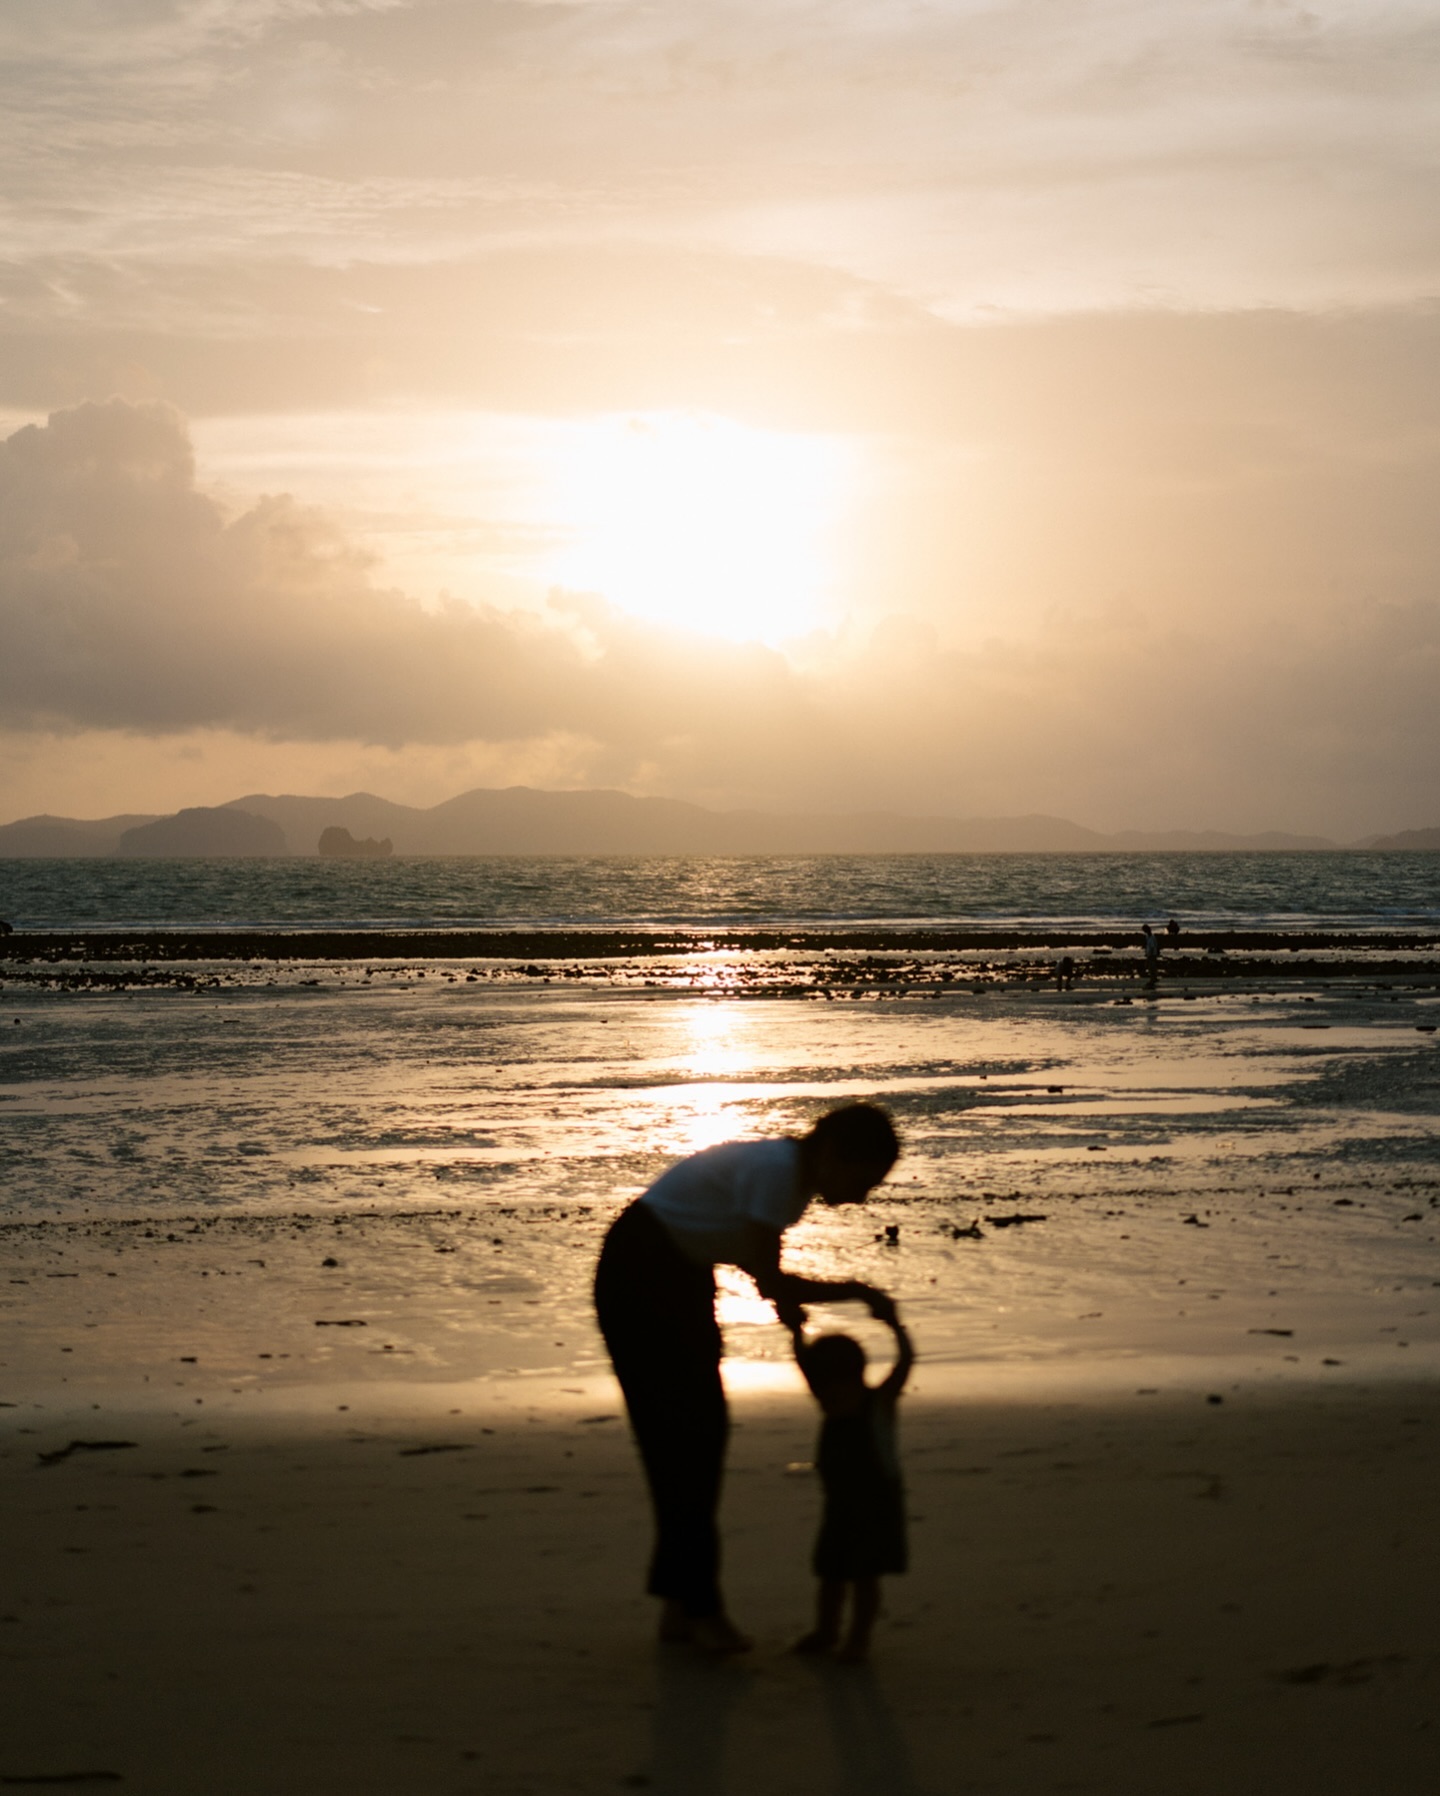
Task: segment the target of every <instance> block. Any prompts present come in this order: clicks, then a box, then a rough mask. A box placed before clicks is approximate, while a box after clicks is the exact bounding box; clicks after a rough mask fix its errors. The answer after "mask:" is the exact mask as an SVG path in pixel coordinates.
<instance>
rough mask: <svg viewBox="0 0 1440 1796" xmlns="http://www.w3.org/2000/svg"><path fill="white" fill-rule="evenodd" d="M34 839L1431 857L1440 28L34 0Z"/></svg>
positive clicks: (21, 306) (29, 208) (1241, 6)
mask: <svg viewBox="0 0 1440 1796" xmlns="http://www.w3.org/2000/svg"><path fill="white" fill-rule="evenodd" d="M0 82H3V94H0V98H3V106H0V134H3V141H0V154H3V159H4V166H5V169H6V181H5V184H4V195H3V199H0V436H3V437H4V438H5V439H6V441H5V442H4V443H3V445H0V642H3V651H0V820H3V818H10V817H15V816H20V815H24V814H28V813H31V812H35V811H42V810H50V811H55V812H61V813H65V814H71V815H102V814H105V813H107V812H113V811H120V810H158V809H166V808H170V807H172V806H175V805H179V804H182V803H207V802H218V801H220V800H223V799H226V798H230V797H233V796H236V795H238V794H239V793H241V792H244V791H247V790H248V791H254V790H260V789H266V790H290V791H311V792H337V793H338V792H344V791H349V790H354V789H356V788H359V787H364V788H368V789H371V790H375V791H379V792H382V793H384V794H385V795H386V796H390V797H394V798H400V799H406V800H410V801H412V802H421V803H429V802H433V801H435V800H437V799H440V798H442V797H446V796H448V795H449V794H451V793H452V792H455V791H458V790H460V789H462V788H464V787H466V786H469V785H476V784H504V783H511V782H513V781H526V782H528V783H532V784H547V785H590V784H608V785H619V786H623V787H625V788H627V789H629V790H631V791H635V792H653V793H664V794H668V795H673V796H679V797H687V798H692V799H695V800H698V801H700V802H702V803H711V804H717V805H732V804H734V805H754V806H760V807H762V808H808V809H821V810H844V809H852V808H871V807H885V808H892V809H897V810H901V811H909V812H928V813H948V814H952V815H994V814H1011V813H1016V812H1028V811H1044V812H1050V813H1056V814H1060V815H1065V816H1070V817H1073V818H1074V819H1075V820H1076V821H1079V822H1083V823H1086V824H1090V825H1092V826H1095V827H1099V828H1124V827H1139V828H1149V827H1155V828H1163V827H1181V828H1187V827H1188V828H1226V829H1265V828H1284V829H1291V830H1298V831H1318V832H1321V833H1325V834H1330V835H1335V836H1339V837H1342V838H1343V837H1347V836H1353V835H1359V834H1362V833H1365V832H1368V831H1376V830H1388V829H1398V828H1407V827H1417V826H1424V825H1429V824H1434V823H1435V822H1437V821H1440V799H1437V798H1436V797H1435V794H1436V793H1437V791H1440V778H1437V776H1440V728H1437V724H1436V721H1435V720H1436V715H1437V710H1440V707H1437V705H1436V702H1435V697H1434V695H1435V693H1436V691H1437V690H1440V588H1437V577H1440V504H1437V501H1436V490H1437V472H1440V391H1437V389H1440V305H1437V296H1440V207H1437V205H1436V202H1435V194H1436V192H1437V191H1440V186H1437V173H1440V171H1437V167H1436V164H1437V160H1440V0H1425V3H1421V0H1343V3H1342V0H1314V3H1312V4H1308V5H1307V4H1292V3H1291V0H1184V3H1180V0H937V3H934V4H925V3H923V0H916V3H902V0H826V3H825V4H823V5H821V4H818V3H817V4H799V3H794V0H648V3H638V0H509V3H506V4H488V3H486V0H6V4H5V5H4V6H3V7H0Z"/></svg>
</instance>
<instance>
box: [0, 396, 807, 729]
mask: <svg viewBox="0 0 1440 1796" xmlns="http://www.w3.org/2000/svg"><path fill="white" fill-rule="evenodd" d="M572 609H573V607H572ZM586 617H587V623H588V625H589V630H590V635H591V638H592V640H593V642H594V643H595V644H596V645H598V647H597V648H594V649H592V650H590V651H587V650H586V649H584V648H582V646H581V645H580V643H579V641H578V640H577V636H576V633H575V632H574V631H573V630H572V629H569V628H566V627H564V624H563V622H562V621H560V620H557V621H556V622H553V623H547V622H545V621H544V620H541V619H537V618H535V617H533V616H531V615H528V614H525V613H520V612H516V613H505V612H500V611H498V610H495V609H493V608H477V607H472V606H469V605H465V604H462V603H459V602H456V601H448V602H445V603H442V604H440V605H439V606H436V607H433V608H426V607H423V606H421V605H419V604H417V603H415V602H414V601H413V600H410V599H408V598H406V597H405V596H404V595H403V594H401V593H398V592H395V591H392V590H388V589H386V588H384V587H381V586H379V585H377V584H376V582H375V579H374V569H373V566H372V564H371V562H370V560H369V558H368V557H367V556H366V555H365V554H364V553H362V552H361V551H359V550H358V549H356V548H355V547H354V546H353V545H352V544H351V543H349V542H347V541H346V540H345V539H344V538H343V537H342V536H341V535H340V534H339V533H338V532H337V531H336V530H335V529H334V528H333V527H332V526H331V525H330V524H328V523H327V521H326V520H325V519H324V518H323V517H322V516H320V515H319V514H318V513H315V512H313V511H308V510H306V509H304V508H303V507H301V506H299V505H297V504H295V503H294V502H293V501H292V500H290V499H288V498H265V499H262V500H261V501H260V502H259V503H258V504H257V505H255V506H253V507H252V508H251V509H249V510H247V511H245V512H243V513H242V514H241V515H239V516H237V517H233V518H227V517H226V515H225V514H224V512H223V511H222V510H221V508H220V506H219V505H218V504H217V503H216V502H215V501H214V500H213V499H211V498H210V497H208V496H207V495H206V494H204V493H202V492H200V491H199V490H197V488H196V485H195V472H194V463H193V457H192V454H191V450H190V445H189V441H188V438H187V436H186V432H185V428H184V424H183V421H182V420H181V419H180V417H179V416H178V414H177V413H175V412H174V411H173V410H171V409H170V408H169V407H168V406H165V405H161V404H142V405H135V404H130V403H127V402H125V401H122V400H113V401H110V402H109V403H107V404H103V405H100V404H85V405H81V406H78V407H76V408H74V409H73V410H70V411H65V412H58V413H56V414H54V416H52V417H51V419H50V421H49V422H48V424H46V425H44V426H34V425H31V426H27V427H25V428H24V429H22V430H19V431H17V432H16V433H15V434H14V435H13V436H11V437H10V438H8V439H7V440H6V441H5V442H4V444H3V445H0V631H3V636H4V640H5V644H6V653H5V656H4V658H3V661H0V722H3V723H4V724H7V725H9V726H11V727H16V726H19V727H25V728H45V727H54V726H55V725H63V726H69V727H74V728H95V727H100V728H108V729H122V730H133V731H141V732H160V733H165V732H177V731H183V730H188V729H196V728H225V729H233V730H242V731H251V732H254V733H256V734H260V735H269V736H287V737H291V738H293V739H296V740H311V741H314V740H336V739H354V740H359V741H363V742H370V743H377V744H389V745H397V744H401V743H453V742H461V741H473V740H481V741H490V742H496V741H507V740H517V739H525V738H531V737H536V736H542V735H544V734H546V733H547V732H550V731H552V730H556V729H561V728H563V729H568V730H579V731H582V732H585V733H589V734H593V735H596V736H598V737H600V738H602V739H604V740H607V741H612V742H631V743H633V744H635V745H636V746H637V747H642V748H649V747H653V745H654V744H655V743H656V742H657V741H659V740H661V739H663V738H664V737H665V736H666V735H667V734H669V733H673V732H674V731H676V730H682V729H684V728H686V727H693V726H694V724H695V723H696V721H697V720H701V721H703V720H706V719H714V718H715V717H716V716H717V714H718V713H719V712H720V711H721V710H722V709H724V708H725V707H724V702H723V700H722V687H723V683H724V682H725V680H726V679H727V678H732V677H735V678H738V680H739V681H742V682H743V684H744V685H745V687H746V688H747V689H748V690H750V691H752V692H755V691H768V692H769V693H770V694H771V696H773V695H774V689H775V688H776V687H784V686H785V685H786V684H787V683H788V681H789V676H788V673H787V670H786V669H785V667H784V664H783V663H781V662H780V661H779V660H778V659H777V658H775V657H773V656H769V655H767V654H766V652H765V651H764V650H761V649H755V648H740V649H734V650H727V649H725V648H723V647H722V646H721V645H712V646H711V648H710V650H709V651H707V657H706V659H705V660H704V661H701V660H700V659H699V658H698V657H696V656H695V655H694V654H693V652H691V645H688V644H685V643H683V642H681V641H679V640H676V639H672V638H668V637H666V636H664V635H663V634H661V633H658V632H645V633H642V632H639V631H637V630H636V629H635V628H634V627H633V626H630V625H628V624H627V623H625V622H624V620H621V619H618V618H615V617H612V616H611V615H610V614H609V613H608V612H607V610H606V609H605V608H604V607H603V606H600V605H598V604H597V605H591V606H590V607H589V608H588V609H587V613H586ZM744 709H745V707H744V706H743V705H734V704H732V705H731V706H730V714H731V715H734V716H736V717H741V716H743V713H744Z"/></svg>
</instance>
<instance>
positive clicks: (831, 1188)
mask: <svg viewBox="0 0 1440 1796" xmlns="http://www.w3.org/2000/svg"><path fill="white" fill-rule="evenodd" d="M801 1146H802V1148H803V1150H804V1152H805V1155H806V1159H807V1161H808V1171H809V1175H810V1183H811V1188H812V1190H814V1191H815V1192H816V1194H817V1195H818V1196H819V1197H820V1198H821V1199H822V1200H823V1201H824V1202H825V1203H827V1204H861V1203H864V1201H865V1199H866V1198H867V1197H868V1196H869V1194H870V1192H871V1191H872V1190H873V1189H874V1188H875V1186H876V1185H878V1184H879V1183H880V1181H881V1180H882V1179H883V1178H884V1177H885V1175H886V1173H887V1172H889V1170H890V1168H891V1167H892V1166H893V1165H894V1164H895V1162H896V1160H897V1159H898V1158H899V1155H900V1141H899V1137H898V1136H897V1135H896V1133H895V1125H894V1123H892V1122H891V1120H890V1118H889V1117H888V1116H887V1115H886V1114H885V1112H884V1111H883V1110H882V1109H881V1108H880V1107H879V1105H878V1104H842V1105H841V1106H840V1108H839V1109H838V1110H831V1111H829V1112H827V1114H826V1115H824V1116H822V1117H821V1118H820V1120H819V1121H818V1122H817V1123H816V1124H815V1126H814V1127H813V1128H812V1129H811V1131H810V1133H809V1134H808V1135H807V1136H806V1137H805V1139H804V1141H803V1142H802V1143H801Z"/></svg>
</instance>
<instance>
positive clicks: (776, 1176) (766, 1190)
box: [640, 1141, 810, 1266]
mask: <svg viewBox="0 0 1440 1796" xmlns="http://www.w3.org/2000/svg"><path fill="white" fill-rule="evenodd" d="M809 1201H810V1193H809V1192H808V1191H802V1190H801V1189H800V1143H799V1142H798V1141H727V1142H726V1143H725V1144H724V1145H723V1146H721V1147H710V1148H706V1149H705V1151H704V1152H703V1153H699V1154H691V1155H690V1156H689V1157H688V1158H687V1159H684V1160H677V1161H676V1163H675V1164H674V1165H673V1166H672V1167H670V1168H669V1169H668V1170H667V1171H665V1172H662V1173H661V1175H660V1177H659V1178H658V1179H656V1181H655V1183H654V1184H653V1185H652V1186H651V1187H650V1189H649V1190H648V1191H647V1192H645V1193H644V1194H643V1196H642V1197H641V1199H640V1202H641V1203H642V1204H644V1205H645V1206H646V1207H647V1208H648V1209H650V1210H653V1211H654V1213H655V1215H657V1216H658V1217H659V1218H660V1220H661V1222H663V1223H664V1224H665V1226H666V1228H667V1229H668V1230H669V1231H670V1233H671V1235H673V1236H674V1238H675V1245H676V1246H677V1247H678V1248H679V1249H680V1250H681V1252H682V1253H683V1254H684V1255H685V1257H686V1258H687V1259H691V1260H695V1261H696V1262H698V1263H699V1264H700V1265H704V1266H714V1265H717V1264H718V1265H726V1266H733V1265H736V1264H738V1262H739V1258H740V1256H741V1255H742V1254H743V1253H744V1252H745V1249H746V1243H747V1232H746V1227H745V1225H746V1224H747V1223H749V1222H758V1223H760V1224H762V1225H763V1226H764V1227H765V1228H767V1229H774V1230H775V1231H776V1233H777V1234H779V1233H781V1232H782V1231H783V1230H785V1229H787V1228H789V1226H790V1224H791V1223H792V1222H798V1221H799V1220H800V1218H801V1217H802V1216H803V1215H804V1214H805V1206H806V1205H807V1204H808V1203H809Z"/></svg>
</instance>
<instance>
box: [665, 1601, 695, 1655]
mask: <svg viewBox="0 0 1440 1796" xmlns="http://www.w3.org/2000/svg"><path fill="white" fill-rule="evenodd" d="M690 1639H691V1621H690V1617H689V1616H688V1615H687V1614H686V1613H685V1611H684V1610H683V1609H682V1608H681V1607H680V1605H679V1603H676V1602H667V1603H666V1604H665V1606H664V1608H662V1609H661V1611H660V1641H661V1644H662V1645H663V1646H688V1645H689V1643H690Z"/></svg>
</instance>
